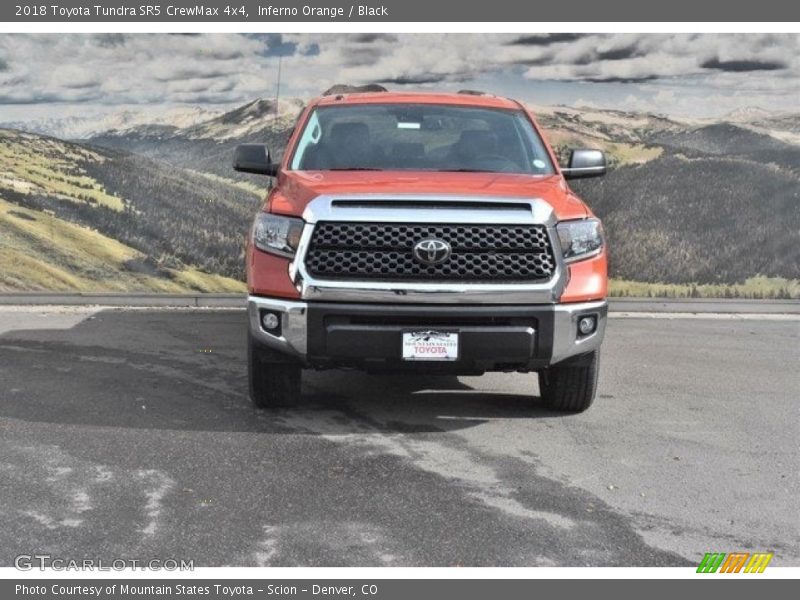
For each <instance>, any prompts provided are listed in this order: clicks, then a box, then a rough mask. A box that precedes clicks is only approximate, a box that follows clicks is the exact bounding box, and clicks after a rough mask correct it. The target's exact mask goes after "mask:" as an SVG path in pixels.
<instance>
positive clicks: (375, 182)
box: [270, 171, 590, 220]
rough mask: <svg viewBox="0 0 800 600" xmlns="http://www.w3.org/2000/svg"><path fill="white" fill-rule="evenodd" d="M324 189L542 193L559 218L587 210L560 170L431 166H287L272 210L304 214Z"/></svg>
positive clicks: (538, 195)
mask: <svg viewBox="0 0 800 600" xmlns="http://www.w3.org/2000/svg"><path fill="white" fill-rule="evenodd" d="M321 194H443V195H462V196H469V195H473V194H474V195H476V196H498V197H506V198H539V199H541V200H544V201H545V202H548V203H549V204H550V205H551V206H552V207H553V210H554V211H555V213H556V217H557V218H558V219H559V220H563V219H578V218H582V217H585V216H587V215H589V214H590V213H589V210H588V209H587V208H586V205H585V204H584V203H583V202H582V201H581V200H580V198H578V197H577V196H576V195H575V194H574V193H572V191H571V190H570V189H569V187H568V186H567V185H566V183H565V182H564V180H563V178H561V177H560V176H558V175H548V176H544V177H543V176H537V175H518V174H509V173H442V172H431V171H284V172H282V173H281V175H280V177H279V179H278V186H277V187H276V188H275V189H274V190H273V193H272V195H271V196H270V210H271V211H272V212H275V213H280V214H285V215H293V216H300V215H302V214H303V210H304V209H305V207H306V205H307V204H308V203H309V202H311V200H313V199H314V198H316V197H317V196H319V195H321Z"/></svg>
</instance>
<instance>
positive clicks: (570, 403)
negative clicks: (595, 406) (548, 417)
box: [539, 350, 600, 412]
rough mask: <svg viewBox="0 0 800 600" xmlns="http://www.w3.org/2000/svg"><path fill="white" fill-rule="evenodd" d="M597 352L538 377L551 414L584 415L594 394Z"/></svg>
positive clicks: (553, 367) (597, 371)
mask: <svg viewBox="0 0 800 600" xmlns="http://www.w3.org/2000/svg"><path fill="white" fill-rule="evenodd" d="M599 372H600V351H599V350H595V351H594V352H591V353H590V354H586V355H583V356H580V357H577V358H575V359H571V360H567V361H564V362H563V363H559V364H557V365H553V366H552V367H549V368H547V369H546V370H544V371H541V372H540V373H539V390H540V392H541V395H542V400H543V401H544V404H545V406H546V407H547V408H549V409H550V410H557V411H562V412H583V411H584V410H586V409H587V408H589V407H590V406H591V405H592V402H593V401H594V397H595V394H596V393H597V375H598V373H599Z"/></svg>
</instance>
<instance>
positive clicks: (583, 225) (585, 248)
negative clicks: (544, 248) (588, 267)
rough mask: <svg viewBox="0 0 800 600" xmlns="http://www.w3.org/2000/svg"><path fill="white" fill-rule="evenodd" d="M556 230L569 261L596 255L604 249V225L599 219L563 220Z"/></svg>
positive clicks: (566, 259) (565, 257)
mask: <svg viewBox="0 0 800 600" xmlns="http://www.w3.org/2000/svg"><path fill="white" fill-rule="evenodd" d="M556 230H557V231H558V240H559V241H560V242H561V250H562V251H563V253H564V260H565V261H566V262H568V263H569V262H575V261H577V260H583V259H584V258H589V257H592V256H595V255H596V254H600V250H602V249H603V226H602V225H601V224H600V221H598V220H597V219H581V220H579V221H562V222H561V223H559V224H558V225H556Z"/></svg>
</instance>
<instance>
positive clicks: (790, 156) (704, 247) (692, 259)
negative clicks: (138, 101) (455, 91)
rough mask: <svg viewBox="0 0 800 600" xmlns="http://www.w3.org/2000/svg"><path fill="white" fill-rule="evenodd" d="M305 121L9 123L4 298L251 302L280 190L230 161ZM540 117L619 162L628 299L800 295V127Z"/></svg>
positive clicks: (559, 137) (0, 237)
mask: <svg viewBox="0 0 800 600" xmlns="http://www.w3.org/2000/svg"><path fill="white" fill-rule="evenodd" d="M301 107H302V101H300V100H296V99H289V100H282V101H281V102H280V104H279V105H276V104H275V102H273V101H270V100H255V101H253V102H250V103H248V104H245V105H243V106H240V107H238V108H236V109H234V110H231V111H228V112H219V111H216V112H213V111H201V110H199V109H198V110H192V109H191V108H188V109H185V110H182V111H177V112H174V113H173V114H172V115H171V116H167V117H164V116H161V117H160V118H158V119H154V120H152V121H148V120H147V118H146V116H145V115H142V114H130V113H129V114H120V115H104V116H103V117H101V118H98V119H97V120H96V121H95V122H92V120H91V119H89V118H79V119H73V120H71V121H69V122H62V121H58V120H51V121H42V122H26V123H24V124H22V123H19V122H15V123H5V124H2V125H0V127H2V128H0V291H2V290H5V291H11V290H76V291H78V290H79V291H91V290H98V291H99V290H117V291H124V290H150V291H165V292H166V291H187V290H199V291H237V290H243V289H244V288H243V284H242V282H241V279H242V276H243V269H242V261H243V254H242V248H243V243H244V237H245V234H246V232H247V230H248V227H249V223H250V220H251V217H252V214H253V212H254V210H255V208H256V206H257V205H258V203H259V201H260V199H261V197H262V196H263V194H264V187H265V184H266V180H264V179H261V178H256V177H250V176H240V175H237V174H235V173H234V172H233V171H232V170H231V169H230V166H229V165H230V160H231V153H232V150H233V147H234V146H235V145H236V144H238V143H241V142H251V141H257V142H265V143H267V144H269V145H270V147H271V148H272V149H273V150H274V153H277V154H279V153H280V152H281V151H282V148H283V145H284V143H285V141H286V139H287V136H288V134H289V131H290V129H291V127H292V124H293V123H294V120H295V118H296V116H297V113H298V111H299V110H300V108H301ZM534 110H535V112H536V114H537V115H538V116H539V120H540V123H541V124H542V125H543V127H544V128H545V130H546V131H547V134H548V136H549V138H550V140H551V142H553V143H554V144H555V145H556V146H557V148H558V149H559V150H560V151H563V150H564V149H566V148H568V147H599V148H602V149H604V150H606V151H607V152H608V153H609V155H610V157H611V160H612V167H613V168H612V169H611V171H610V173H609V174H608V176H607V177H606V178H604V179H595V180H586V181H582V182H576V183H575V184H574V187H575V189H576V191H577V192H578V193H579V194H581V195H582V196H583V197H584V198H585V199H586V200H587V202H588V203H589V204H590V205H591V206H592V208H593V209H594V210H595V212H596V213H597V214H598V215H599V216H600V217H601V218H602V219H603V220H604V223H605V225H606V230H607V234H608V238H609V242H610V245H611V251H612V262H611V264H612V275H613V277H614V278H615V283H614V290H615V291H616V292H617V293H620V294H644V295H647V294H652V295H716V296H720V295H723V296H724V295H728V296H751V297H800V243H798V242H800V114H791V113H773V112H769V111H763V110H760V109H749V110H740V111H737V112H736V113H732V114H730V115H728V116H727V117H725V118H721V119H714V120H688V119H677V118H669V117H665V116H660V115H652V114H645V113H634V112H620V111H612V110H599V109H588V108H569V107H561V106H558V107H534ZM23 129H24V130H23ZM66 138H72V139H66ZM77 138H80V139H77Z"/></svg>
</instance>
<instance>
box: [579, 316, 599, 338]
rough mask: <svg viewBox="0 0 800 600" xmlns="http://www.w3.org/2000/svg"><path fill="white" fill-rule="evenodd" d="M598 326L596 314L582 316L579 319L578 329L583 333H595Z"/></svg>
mask: <svg viewBox="0 0 800 600" xmlns="http://www.w3.org/2000/svg"><path fill="white" fill-rule="evenodd" d="M596 327H597V319H596V318H595V317H594V316H590V317H581V319H580V321H578V331H579V332H580V334H581V335H589V334H590V333H594V330H595V328H596Z"/></svg>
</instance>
